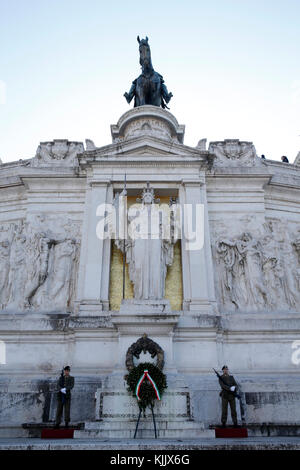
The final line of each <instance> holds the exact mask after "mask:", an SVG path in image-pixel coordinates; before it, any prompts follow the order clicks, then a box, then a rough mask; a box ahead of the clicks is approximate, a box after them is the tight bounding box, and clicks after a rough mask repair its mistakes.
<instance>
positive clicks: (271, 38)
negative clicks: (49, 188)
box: [0, 0, 300, 162]
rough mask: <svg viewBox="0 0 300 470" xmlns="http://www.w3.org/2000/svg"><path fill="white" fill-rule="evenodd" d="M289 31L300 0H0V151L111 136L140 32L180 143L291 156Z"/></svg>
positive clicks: (298, 103)
mask: <svg viewBox="0 0 300 470" xmlns="http://www.w3.org/2000/svg"><path fill="white" fill-rule="evenodd" d="M299 32H300V0H285V1H282V0H264V1H261V0H260V1H258V0H227V1H225V0H211V1H201V0H198V1H192V0H186V1H176V0H173V1H169V0H167V1H156V0H152V1H149V2H147V1H145V0H143V1H130V0H128V1H127V2H126V1H119V0H114V1H113V2H108V1H100V0H85V1H83V0H82V1H81V0H60V1H58V0H0V44H1V46H0V47H1V54H0V81H1V82H0V83H1V84H0V100H1V103H0V144H1V147H0V158H1V159H2V160H3V162H7V161H11V160H18V159H19V158H29V157H32V156H34V154H35V151H36V148H37V146H38V144H39V142H40V141H45V140H52V139H60V138H67V139H69V140H79V141H83V140H84V139H85V138H90V139H92V140H94V142H95V144H96V145H97V146H101V145H106V144H108V143H110V142H111V136H110V124H115V123H116V122H117V120H118V119H119V117H120V116H121V114H122V113H124V112H125V111H127V110H128V109H130V107H132V104H131V105H130V106H129V105H128V104H127V102H126V101H125V99H124V98H123V93H124V92H125V91H128V90H129V88H130V85H131V82H132V80H134V79H135V78H136V77H137V76H138V75H139V73H140V66H139V55H138V44H137V41H136V36H137V35H138V34H139V35H140V37H145V36H146V35H148V37H149V43H150V46H151V53H152V62H153V66H154V68H155V70H157V71H158V72H159V73H161V74H162V75H163V76H164V79H165V82H166V84H167V87H168V89H169V91H172V93H173V95H174V97H173V98H172V100H171V102H170V108H171V109H170V111H171V112H172V113H173V114H174V115H175V116H176V118H177V119H178V121H179V123H180V124H185V125H186V137H185V143H186V144H187V145H191V146H195V145H196V144H197V142H198V140H199V139H201V138H205V137H206V138H207V139H208V141H213V140H223V139H225V138H239V139H241V140H250V141H253V142H254V144H255V146H256V149H257V152H258V154H261V153H264V154H265V155H266V156H267V157H269V158H272V159H275V160H279V159H280V156H281V155H287V156H288V157H289V159H290V161H293V160H294V158H295V156H296V154H297V152H298V151H299V150H300V137H299V134H300V113H299V108H300V61H299V43H300V40H299V39H300V38H299V35H300V33H299ZM4 84H5V86H6V94H5V95H6V96H4V91H3V88H4Z"/></svg>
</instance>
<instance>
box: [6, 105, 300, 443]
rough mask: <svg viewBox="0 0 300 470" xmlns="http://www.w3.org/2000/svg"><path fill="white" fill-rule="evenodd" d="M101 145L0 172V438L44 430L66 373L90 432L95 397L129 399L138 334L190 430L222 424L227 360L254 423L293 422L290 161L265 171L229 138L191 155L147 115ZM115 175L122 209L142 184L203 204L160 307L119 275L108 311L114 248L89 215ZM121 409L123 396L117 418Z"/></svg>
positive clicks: (58, 145)
mask: <svg viewBox="0 0 300 470" xmlns="http://www.w3.org/2000/svg"><path fill="white" fill-rule="evenodd" d="M111 134H112V143H111V144H109V145H106V146H103V147H96V146H95V145H94V143H93V142H92V141H91V140H87V141H86V144H85V146H84V144H83V143H81V142H69V141H68V140H53V141H52V142H42V143H40V145H39V146H38V149H37V153H36V155H35V156H34V157H33V158H32V159H28V160H19V161H16V162H9V163H2V164H0V195H1V197H0V340H1V341H2V342H3V343H4V344H5V352H6V360H5V363H4V364H2V363H1V361H0V399H1V403H2V404H1V407H0V435H3V436H4V435H5V436H8V435H25V433H26V431H25V430H24V429H22V423H25V422H42V421H44V422H48V421H51V420H53V419H54V415H55V406H56V401H55V400H56V397H55V393H54V385H55V380H56V378H57V377H58V375H59V373H60V369H61V367H62V366H63V365H65V364H67V363H68V364H69V365H70V366H71V368H72V375H74V376H75V380H76V386H75V389H74V393H73V398H72V400H73V402H72V411H71V416H72V421H75V422H78V421H80V422H83V421H87V422H93V420H94V419H95V417H99V406H98V403H99V400H100V398H99V397H100V396H101V393H102V394H103V393H104V392H107V391H111V390H116V389H118V390H119V389H120V390H121V389H122V387H123V391H120V393H121V395H122V397H124V393H125V392H126V388H124V383H123V382H124V381H123V379H122V377H123V375H124V373H126V369H125V354H126V351H127V349H128V347H129V346H130V345H131V344H132V343H133V342H135V341H136V340H137V338H139V337H140V336H142V334H143V333H145V332H146V333H147V334H148V335H149V336H150V337H151V338H152V339H153V340H154V341H156V342H157V343H158V344H159V345H160V346H161V347H162V348H163V349H164V351H165V360H166V364H165V373H166V374H167V377H168V382H169V392H170V394H171V395H170V396H172V393H177V392H176V391H178V390H184V392H182V393H187V394H188V396H189V403H190V405H189V413H190V414H189V416H188V419H189V420H190V421H191V420H192V421H194V424H195V426H196V427H197V423H198V424H199V429H204V428H207V427H208V425H209V424H211V423H216V422H219V420H220V403H219V400H220V399H219V385H218V382H217V380H216V378H215V376H214V374H213V371H212V367H215V368H220V367H221V366H222V365H223V364H224V363H225V364H228V365H229V367H230V369H231V370H232V372H233V373H234V375H235V377H236V378H237V379H238V380H239V381H240V383H241V386H242V390H243V393H245V401H246V406H247V421H248V422H249V423H265V422H269V423H290V424H293V423H296V422H297V421H299V419H300V414H299V406H298V403H299V399H300V376H299V367H300V353H299V355H297V354H298V348H299V349H300V192H299V189H300V167H299V155H298V157H297V158H296V160H295V162H294V164H287V163H282V162H278V161H272V160H261V159H260V158H258V156H257V155H256V150H255V147H254V145H253V143H251V142H245V141H240V140H237V139H228V140H225V141H221V142H211V143H210V144H209V145H208V150H207V149H206V141H205V139H201V140H200V141H199V144H198V145H197V146H196V147H190V146H187V145H185V144H184V143H183V142H184V126H182V125H179V124H178V122H177V120H176V118H175V117H174V116H173V115H172V114H171V113H170V112H168V111H166V110H163V109H161V108H157V107H153V106H142V107H138V108H134V109H131V110H130V111H128V112H126V113H125V114H124V115H122V116H121V118H120V119H119V121H118V123H117V124H116V125H113V126H111ZM125 173H126V181H127V191H128V196H129V197H132V198H136V197H138V196H140V195H141V193H142V191H143V189H144V188H145V187H146V183H147V182H148V181H149V182H150V185H151V187H152V188H153V189H154V191H155V195H158V196H159V197H161V198H169V197H173V198H177V200H178V202H179V204H190V205H191V206H192V207H195V206H196V205H197V204H199V205H201V207H202V209H203V213H202V216H203V230H204V237H203V246H202V247H201V248H198V249H197V248H196V249H192V250H189V249H187V243H188V240H186V239H185V238H183V239H181V240H180V242H179V245H177V246H179V248H178V250H180V256H181V259H180V264H179V262H178V264H177V265H176V266H177V267H176V269H177V271H178V269H180V270H181V272H180V276H177V277H176V276H175V277H174V279H175V280H174V281H173V282H174V285H173V286H172V288H170V285H169V284H167V283H168V278H166V276H168V273H167V271H168V270H169V269H172V266H171V265H172V263H174V257H173V255H172V256H170V260H169V264H170V267H169V266H168V267H167V268H166V272H165V273H164V278H165V279H166V289H165V298H164V299H160V301H158V300H157V299H147V302H144V301H143V299H134V298H133V297H134V294H133V291H134V290H133V289H132V286H131V288H130V289H129V288H128V286H129V285H130V280H129V272H128V271H129V270H128V269H127V280H126V283H127V284H126V285H127V299H126V301H125V302H123V303H122V304H121V307H120V310H115V308H116V307H115V305H116V303H115V302H113V301H112V298H111V292H112V283H113V282H114V279H113V276H114V272H115V271H114V270H112V269H111V260H112V257H113V253H114V250H115V248H114V241H112V240H111V239H109V238H108V237H105V234H104V231H105V227H104V226H103V225H101V224H100V225H99V221H101V215H100V213H99V212H98V213H97V210H98V207H99V205H101V204H112V203H113V201H114V199H115V196H116V194H117V193H119V192H121V191H122V189H123V186H124V175H125ZM101 230H102V231H103V233H102V235H103V236H100V237H99V231H100V232H101ZM100 235H101V233H100ZM177 243H178V242H177ZM119 255H120V260H121V259H122V253H119ZM176 259H178V256H176ZM127 261H128V260H127ZM120 262H121V261H120ZM116 266H117V265H116ZM178 267H179V268H178ZM131 269H132V268H131ZM131 278H133V275H131ZM176 283H177V284H176ZM162 284H163V283H162ZM161 291H162V292H163V291H164V289H161ZM174 291H178V292H180V296H179V297H178V298H179V299H180V302H181V305H180V308H178V309H176V310H173V309H172V306H171V305H172V299H170V298H168V295H169V296H170V295H171V294H170V293H172V292H174ZM137 300H138V301H137ZM112 305H113V306H114V309H112ZM297 341H298V343H297ZM297 345H298V346H297ZM298 359H299V360H298ZM172 390H173V392H172ZM95 394H96V395H97V400H95ZM107 396H109V395H107ZM174 396H175V395H174ZM113 403H116V402H113ZM122 403H123V405H122ZM122 406H123V407H126V406H127V405H126V404H125V405H124V399H123V398H122V400H121V399H120V409H118V404H115V405H114V407H115V408H116V410H115V413H116V416H119V417H120V415H122ZM178 406H179V405H178ZM180 406H181V405H180ZM109 407H110V409H111V407H112V401H110V402H109ZM167 408H168V407H167ZM171 408H172V407H170V409H171ZM112 414H113V413H112ZM118 419H119V418H118ZM181 421H182V420H181ZM93 426H94V425H90V429H93ZM176 426H177V428H176V433H177V434H176V433H175V434H174V435H177V436H178V435H180V423H179V424H178V423H177V425H176ZM178 426H179V427H178ZM185 426H186V424H182V428H181V429H182V430H183V429H185ZM105 429H111V427H110V424H109V422H105ZM122 432H123V431H122ZM174 432H175V431H174ZM193 432H195V429H194V428H193V429H192V427H191V433H193ZM125 434H126V433H125ZM125 434H124V437H126V436H125ZM122 436H123V434H122Z"/></svg>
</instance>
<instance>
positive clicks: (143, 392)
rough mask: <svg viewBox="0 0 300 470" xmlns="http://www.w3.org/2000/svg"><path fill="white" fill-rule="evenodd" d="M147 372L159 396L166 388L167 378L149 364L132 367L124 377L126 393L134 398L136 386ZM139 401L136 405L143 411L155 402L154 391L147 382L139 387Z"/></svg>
mask: <svg viewBox="0 0 300 470" xmlns="http://www.w3.org/2000/svg"><path fill="white" fill-rule="evenodd" d="M145 370H148V372H149V374H150V376H151V378H152V379H153V381H154V382H155V385H156V387H157V389H158V391H159V394H160V396H162V394H163V393H164V391H165V389H166V388H167V378H166V376H165V374H164V373H163V372H162V371H161V370H160V369H159V368H158V367H157V366H155V365H154V364H152V363H151V362H142V363H140V364H139V365H138V366H136V367H134V368H133V369H132V370H131V371H130V372H129V374H128V375H127V377H126V381H127V385H128V391H129V392H131V393H132V395H133V396H134V397H135V398H137V397H136V386H137V384H138V382H139V380H140V378H141V377H142V376H143V374H144V371H145ZM139 395H140V400H138V405H139V407H140V408H142V409H143V410H145V409H146V408H147V407H148V406H150V407H152V406H153V405H154V403H155V401H156V400H157V398H156V394H155V390H154V388H153V386H152V385H151V383H150V382H149V380H147V379H146V380H144V381H143V383H142V385H141V387H140V394H139Z"/></svg>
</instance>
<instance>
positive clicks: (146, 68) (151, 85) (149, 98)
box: [124, 36, 173, 109]
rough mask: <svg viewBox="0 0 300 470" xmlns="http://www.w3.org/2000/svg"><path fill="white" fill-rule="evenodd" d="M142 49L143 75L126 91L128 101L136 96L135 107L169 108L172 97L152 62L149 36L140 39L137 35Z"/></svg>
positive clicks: (140, 49)
mask: <svg viewBox="0 0 300 470" xmlns="http://www.w3.org/2000/svg"><path fill="white" fill-rule="evenodd" d="M137 40H138V43H139V51H140V64H141V67H142V73H141V75H140V76H139V77H138V78H136V79H135V80H134V81H133V82H132V86H131V88H130V91H129V93H124V96H125V98H126V100H127V102H128V103H130V102H131V100H132V98H133V97H134V107H135V108H136V107H137V106H143V105H145V104H150V105H152V106H161V107H162V108H167V109H169V108H168V106H167V103H169V101H170V99H171V98H172V96H173V95H172V93H169V92H168V90H167V87H166V85H165V83H164V79H163V77H162V75H160V74H159V73H157V72H155V70H154V68H153V66H152V62H151V51H150V46H149V44H148V37H147V36H146V39H140V37H139V36H138V37H137Z"/></svg>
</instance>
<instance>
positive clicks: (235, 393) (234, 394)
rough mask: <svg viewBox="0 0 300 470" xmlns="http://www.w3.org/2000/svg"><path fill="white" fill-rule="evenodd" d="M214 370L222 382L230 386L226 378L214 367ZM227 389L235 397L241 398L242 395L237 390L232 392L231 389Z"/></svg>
mask: <svg viewBox="0 0 300 470" xmlns="http://www.w3.org/2000/svg"><path fill="white" fill-rule="evenodd" d="M213 370H214V371H215V373H216V375H217V376H218V378H219V379H220V380H221V382H222V383H223V384H224V385H226V386H227V387H228V385H227V383H226V382H225V380H224V379H223V378H222V376H221V375H220V374H218V372H217V371H216V369H214V368H213ZM226 391H228V392H229V393H232V395H233V396H234V397H235V398H238V399H239V400H240V399H241V396H240V395H239V394H238V393H237V392H236V391H234V392H232V391H231V390H226Z"/></svg>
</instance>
